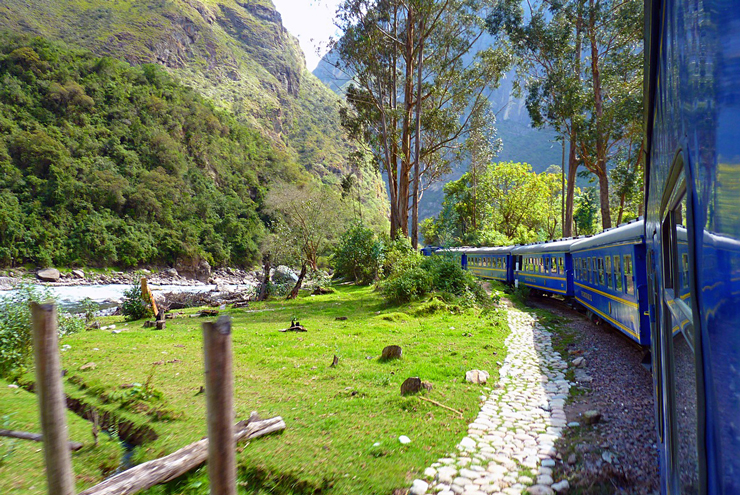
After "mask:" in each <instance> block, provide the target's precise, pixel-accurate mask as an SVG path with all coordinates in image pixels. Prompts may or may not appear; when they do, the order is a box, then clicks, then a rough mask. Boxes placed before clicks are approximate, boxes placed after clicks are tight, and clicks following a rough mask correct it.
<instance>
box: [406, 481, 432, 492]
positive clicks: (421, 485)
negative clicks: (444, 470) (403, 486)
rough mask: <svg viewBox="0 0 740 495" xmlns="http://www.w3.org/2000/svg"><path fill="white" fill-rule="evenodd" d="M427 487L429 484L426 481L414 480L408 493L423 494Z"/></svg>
mask: <svg viewBox="0 0 740 495" xmlns="http://www.w3.org/2000/svg"><path fill="white" fill-rule="evenodd" d="M428 488H429V484H428V483H427V482H426V481H422V480H414V482H413V483H412V485H411V489H410V490H409V495H424V494H425V493H426V492H427V489H428Z"/></svg>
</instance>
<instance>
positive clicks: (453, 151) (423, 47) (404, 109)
mask: <svg viewBox="0 0 740 495" xmlns="http://www.w3.org/2000/svg"><path fill="white" fill-rule="evenodd" d="M481 8H482V0H345V1H344V3H342V4H341V5H340V7H339V9H338V11H337V22H336V23H337V26H338V27H339V28H340V29H341V30H342V31H343V32H344V35H343V36H342V38H340V39H339V40H337V41H336V42H335V43H334V44H333V49H334V50H336V52H337V54H338V62H337V66H338V68H339V69H341V70H343V71H344V72H346V73H347V74H349V75H351V76H352V82H351V84H350V85H349V87H348V89H347V91H346V99H347V103H348V107H346V108H344V109H343V111H342V113H341V116H342V122H343V124H344V126H345V128H346V129H347V130H348V131H349V134H350V136H352V137H353V138H355V139H356V140H358V142H361V143H363V144H364V145H365V146H366V147H367V149H368V150H369V151H370V152H371V153H372V155H373V156H374V158H375V160H376V161H377V163H378V164H379V166H380V167H381V169H382V170H383V172H384V173H385V174H386V176H387V179H388V192H389V196H390V204H391V237H392V238H395V237H396V236H397V235H398V234H399V233H402V234H403V235H408V233H409V209H410V206H411V217H412V218H411V223H412V240H413V241H414V244H416V238H417V228H418V201H419V198H420V197H421V195H422V194H423V191H424V190H425V188H427V187H428V186H429V185H430V184H431V183H432V182H434V181H436V180H439V179H440V178H441V177H442V176H443V175H444V172H445V171H447V170H449V166H450V163H451V161H452V160H454V158H455V157H456V156H457V152H458V151H459V149H460V146H461V141H462V140H463V139H464V137H465V136H466V134H467V133H468V132H469V130H470V124H471V119H470V116H471V115H472V112H471V110H475V109H477V108H478V107H480V106H482V105H484V104H485V103H486V100H487V94H486V91H487V90H488V89H490V88H491V87H493V86H494V85H496V84H497V83H498V81H499V79H500V76H501V75H502V74H503V73H504V72H505V70H506V69H507V68H508V64H509V57H508V55H507V54H506V53H505V52H504V51H503V50H501V49H493V48H491V49H488V50H485V51H483V52H482V53H480V54H477V55H476V56H474V57H471V56H469V54H470V53H471V51H472V50H473V49H474V47H475V45H476V41H477V40H478V39H479V38H480V37H481V35H482V34H483V32H484V26H483V22H482V19H481V18H480V16H479V12H480V10H481Z"/></svg>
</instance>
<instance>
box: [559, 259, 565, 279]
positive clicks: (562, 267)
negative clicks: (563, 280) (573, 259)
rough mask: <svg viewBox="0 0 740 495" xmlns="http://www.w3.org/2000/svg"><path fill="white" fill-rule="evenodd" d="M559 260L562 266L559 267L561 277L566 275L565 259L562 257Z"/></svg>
mask: <svg viewBox="0 0 740 495" xmlns="http://www.w3.org/2000/svg"><path fill="white" fill-rule="evenodd" d="M558 259H559V260H560V264H559V265H558V266H559V268H558V273H559V274H560V275H565V259H564V258H563V257H562V256H561V257H560V258H558Z"/></svg>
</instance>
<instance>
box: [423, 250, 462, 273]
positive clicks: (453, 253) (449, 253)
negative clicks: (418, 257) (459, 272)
mask: <svg viewBox="0 0 740 495" xmlns="http://www.w3.org/2000/svg"><path fill="white" fill-rule="evenodd" d="M468 249H471V248H464V247H455V248H445V249H436V250H434V251H433V252H432V253H430V254H428V255H426V256H431V255H432V254H436V255H439V256H451V257H452V258H454V259H456V260H457V262H458V263H460V266H461V267H462V269H463V270H467V269H468V256H467V254H466V251H467V250H468Z"/></svg>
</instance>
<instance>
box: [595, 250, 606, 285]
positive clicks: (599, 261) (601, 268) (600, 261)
mask: <svg viewBox="0 0 740 495" xmlns="http://www.w3.org/2000/svg"><path fill="white" fill-rule="evenodd" d="M596 265H597V266H598V272H599V281H598V285H601V286H603V285H604V282H605V279H604V258H602V257H599V258H597V259H596Z"/></svg>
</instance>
